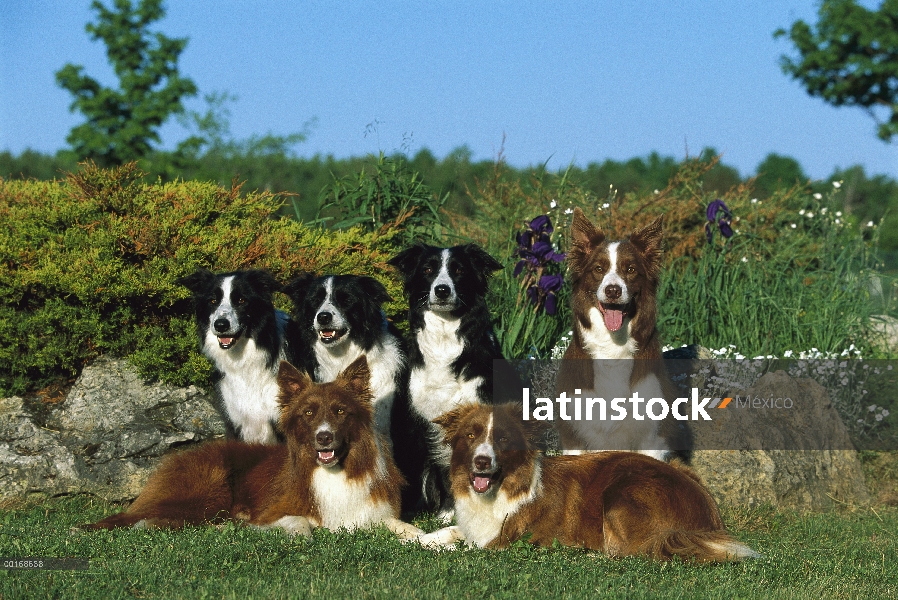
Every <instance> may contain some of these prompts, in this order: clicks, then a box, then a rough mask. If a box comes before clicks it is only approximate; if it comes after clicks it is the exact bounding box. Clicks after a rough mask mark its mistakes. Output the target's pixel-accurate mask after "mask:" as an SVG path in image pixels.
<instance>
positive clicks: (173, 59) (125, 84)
mask: <svg viewBox="0 0 898 600" xmlns="http://www.w3.org/2000/svg"><path fill="white" fill-rule="evenodd" d="M91 7H92V8H93V9H94V10H95V11H96V13H97V20H96V22H95V23H88V24H87V27H86V30H87V33H88V34H89V35H90V37H91V39H93V40H95V41H96V40H101V41H102V42H103V43H104V44H105V45H106V55H107V56H108V57H109V62H110V64H111V65H112V67H113V69H114V70H115V74H116V76H117V77H118V79H119V88H118V89H112V88H107V87H103V86H102V85H100V83H99V82H98V81H97V80H96V79H94V78H92V77H90V76H88V75H86V74H84V72H83V71H84V67H82V66H80V65H73V64H71V63H69V64H67V65H65V67H63V68H62V69H61V70H60V71H58V72H57V73H56V82H57V83H58V84H59V85H60V86H61V87H62V88H64V89H66V90H68V91H69V92H71V93H72V94H73V95H74V96H75V100H74V101H73V102H72V105H71V107H70V108H71V110H72V112H76V111H77V112H80V113H81V114H83V115H84V117H85V118H86V121H85V122H84V123H82V124H81V125H78V126H77V127H75V128H74V129H72V131H71V133H69V135H68V137H67V138H66V141H68V142H69V144H71V146H72V149H73V150H74V152H75V154H76V155H77V156H78V158H79V159H91V160H93V161H95V162H97V163H98V164H100V165H103V166H108V165H119V164H122V163H125V162H128V161H131V160H137V159H139V158H143V157H145V156H146V155H147V154H148V153H149V152H150V151H151V150H152V144H153V143H159V141H160V139H159V127H160V126H161V125H162V124H163V123H164V122H165V121H166V120H167V119H168V117H169V116H171V115H172V114H176V113H180V112H182V111H183V110H184V107H183V105H182V104H181V100H182V99H183V98H184V97H187V96H193V95H195V94H196V92H197V88H196V85H195V84H194V83H193V81H191V80H190V79H188V78H185V77H181V76H180V75H179V74H178V68H177V62H178V56H179V55H180V54H181V52H182V51H183V50H184V48H185V47H186V46H187V39H186V38H180V39H172V38H169V37H166V36H165V35H163V34H161V33H158V32H152V31H150V29H149V26H150V24H151V23H153V22H155V21H158V20H160V19H161V18H162V17H164V16H165V9H164V8H163V6H162V0H139V3H138V4H137V6H134V5H133V4H132V3H131V0H115V4H114V7H113V8H112V9H110V8H107V7H106V6H104V5H103V4H102V3H101V2H100V1H99V0H94V2H93V3H92V4H91Z"/></svg>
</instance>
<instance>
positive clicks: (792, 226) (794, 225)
mask: <svg viewBox="0 0 898 600" xmlns="http://www.w3.org/2000/svg"><path fill="white" fill-rule="evenodd" d="M789 227H791V228H792V229H795V228H796V227H798V225H796V224H795V223H792V224H791V225H789Z"/></svg>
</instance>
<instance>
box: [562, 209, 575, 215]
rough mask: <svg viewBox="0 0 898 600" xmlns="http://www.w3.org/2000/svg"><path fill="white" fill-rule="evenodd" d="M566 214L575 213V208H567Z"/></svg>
mask: <svg viewBox="0 0 898 600" xmlns="http://www.w3.org/2000/svg"><path fill="white" fill-rule="evenodd" d="M564 214H566V215H571V214H574V209H573V208H565V209H564Z"/></svg>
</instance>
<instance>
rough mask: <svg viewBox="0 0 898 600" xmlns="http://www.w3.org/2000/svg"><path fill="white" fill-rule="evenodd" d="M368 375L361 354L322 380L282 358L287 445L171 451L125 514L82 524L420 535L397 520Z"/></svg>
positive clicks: (220, 444) (228, 444) (395, 481)
mask: <svg viewBox="0 0 898 600" xmlns="http://www.w3.org/2000/svg"><path fill="white" fill-rule="evenodd" d="M370 378H371V375H370V373H369V371H368V363H367V361H366V359H365V356H364V355H363V356H361V357H359V358H358V359H357V360H356V361H354V362H353V363H352V364H350V365H349V366H348V367H347V368H346V369H345V370H344V371H343V372H342V373H340V375H339V376H338V377H337V379H336V380H335V381H333V382H331V383H323V384H316V383H313V382H312V380H311V378H310V377H309V376H308V375H307V374H305V373H303V372H300V371H299V370H297V369H296V368H295V367H293V366H292V365H291V364H290V363H288V362H285V361H284V362H281V364H280V370H279V372H278V385H279V386H280V396H279V402H280V405H281V419H280V424H281V428H282V430H283V432H284V434H285V436H286V439H287V443H286V445H277V446H270V445H267V446H266V445H261V444H247V443H245V442H238V441H234V440H222V441H217V442H212V443H209V444H204V445H203V446H200V447H199V448H196V449H192V450H187V451H185V452H181V453H178V454H174V455H172V456H169V457H167V458H166V459H165V460H164V461H163V463H162V464H161V465H160V467H159V469H158V470H157V471H156V472H155V473H154V474H153V475H152V476H151V477H150V480H149V481H148V482H147V485H146V487H145V488H144V490H143V492H142V493H141V494H140V496H138V498H137V500H135V501H134V503H133V504H131V506H130V507H128V510H127V511H125V512H123V513H120V514H117V515H113V516H110V517H107V518H105V519H103V520H102V521H99V522H97V523H94V524H92V525H88V526H86V528H88V529H110V528H113V527H128V526H131V527H135V528H146V527H169V528H179V527H183V526H184V525H187V524H194V525H198V524H203V523H217V522H221V521H225V520H229V519H234V520H240V521H245V522H247V523H248V524H250V525H252V526H257V527H262V528H280V529H283V530H285V531H287V532H288V533H290V534H301V535H309V534H310V533H311V530H312V528H313V527H326V528H328V529H332V530H335V529H339V528H346V529H349V530H353V529H359V528H367V527H372V526H375V525H378V524H383V525H385V526H386V527H387V528H388V529H390V530H391V531H393V532H394V533H395V534H396V535H398V536H399V537H401V538H406V539H411V538H414V537H416V536H417V535H419V534H421V533H422V531H421V530H420V529H418V528H417V527H415V526H413V525H410V524H408V523H405V522H403V521H401V520H400V519H399V508H400V507H399V504H400V489H401V487H402V485H403V484H404V482H403V479H402V475H401V474H400V473H399V471H398V469H397V468H396V465H395V463H394V462H393V458H392V456H391V454H390V453H389V452H388V451H385V448H386V447H387V445H386V442H385V440H384V439H383V438H382V437H380V436H379V435H378V434H377V433H376V432H375V431H374V428H373V415H372V412H373V410H372V406H371V391H370V389H369V380H370Z"/></svg>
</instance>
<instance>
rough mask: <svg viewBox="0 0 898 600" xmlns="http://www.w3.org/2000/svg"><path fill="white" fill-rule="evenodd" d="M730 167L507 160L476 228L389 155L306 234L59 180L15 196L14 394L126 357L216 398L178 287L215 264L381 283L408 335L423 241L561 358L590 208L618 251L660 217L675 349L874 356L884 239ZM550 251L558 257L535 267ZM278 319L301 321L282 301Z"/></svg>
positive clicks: (9, 296)
mask: <svg viewBox="0 0 898 600" xmlns="http://www.w3.org/2000/svg"><path fill="white" fill-rule="evenodd" d="M715 169H717V164H716V160H715V159H707V160H701V159H700V160H690V161H686V162H684V163H681V164H680V165H678V166H677V168H676V170H675V171H674V172H673V174H672V176H671V178H670V180H669V181H668V183H667V185H666V186H663V187H660V188H658V189H652V190H631V191H628V192H622V191H620V190H618V189H616V188H615V187H614V186H611V187H610V188H609V189H608V191H607V193H603V194H602V195H598V194H596V193H595V192H593V191H592V189H591V188H590V187H588V186H584V185H582V184H581V183H579V182H578V181H577V178H576V175H577V173H576V171H575V170H573V169H568V170H567V171H564V172H560V173H548V172H546V171H544V170H538V171H536V172H534V173H532V174H531V176H530V177H529V178H527V179H522V178H521V177H519V176H518V173H517V172H515V171H514V170H513V169H508V168H506V167H505V166H504V164H503V163H502V162H501V161H500V162H499V163H497V164H495V165H493V166H492V168H491V169H490V172H488V173H487V174H486V176H482V177H481V176H478V177H477V178H476V180H475V181H476V186H475V187H474V188H473V189H469V190H468V192H467V193H468V195H469V204H470V206H471V207H473V210H468V211H466V213H467V214H462V213H459V212H455V211H452V210H447V209H446V207H445V206H443V207H442V209H440V202H441V201H440V200H438V199H437V197H436V196H435V195H434V194H432V192H431V191H430V190H429V189H428V188H427V187H426V186H424V185H423V183H422V182H421V181H420V179H419V178H418V175H417V173H416V172H415V171H413V170H411V169H409V168H408V166H407V165H403V164H400V163H398V162H397V161H395V160H393V159H386V158H384V157H380V158H376V159H375V160H374V161H372V162H370V163H369V164H368V166H367V167H366V170H365V171H364V172H360V173H359V174H357V175H356V176H354V177H338V178H334V179H333V181H332V183H331V186H330V187H329V189H328V190H327V191H326V192H325V193H324V194H322V196H321V198H322V199H323V200H322V204H321V205H320V207H321V208H322V209H323V210H322V211H321V212H320V213H319V216H322V217H329V219H328V220H326V221H324V220H322V221H319V222H318V223H317V224H305V225H304V224H302V222H301V221H299V220H297V219H295V218H292V217H289V216H288V217H284V216H281V215H283V214H284V206H283V204H284V203H283V201H282V198H280V197H278V196H275V195H272V194H270V193H265V192H263V193H256V192H251V193H244V192H243V191H242V190H241V189H240V187H239V186H238V185H231V186H230V187H223V186H221V185H219V184H216V183H200V182H173V183H164V182H161V181H160V182H157V183H154V184H147V183H146V181H145V178H144V174H142V173H141V172H140V171H139V170H138V169H137V168H136V167H134V166H133V165H130V166H125V167H122V168H119V169H115V170H101V169H98V168H96V167H93V166H90V165H87V166H85V167H83V168H82V169H81V170H80V171H76V172H74V173H72V174H70V175H69V176H68V177H67V178H66V179H65V180H63V181H59V182H35V181H31V182H22V181H3V180H0V216H2V225H0V227H2V230H0V233H2V238H0V298H2V301H3V302H2V305H0V336H2V339H3V340H4V342H3V344H2V345H0V388H2V389H0V393H3V394H8V393H11V392H12V393H21V392H22V391H25V390H27V389H34V388H35V387H38V386H41V385H44V384H46V383H48V382H50V381H51V380H53V379H55V378H58V377H60V376H71V375H74V374H76V373H78V372H79V370H80V368H81V366H82V365H83V364H84V363H85V361H88V360H90V359H91V358H93V357H95V356H97V355H99V354H102V353H111V354H116V355H120V356H127V357H129V358H130V360H131V361H132V362H133V363H134V364H136V365H137V366H138V367H139V368H140V370H141V371H142V373H143V374H144V375H146V376H147V377H151V378H153V377H155V378H160V379H163V380H165V381H170V382H173V383H178V384H185V383H198V384H204V383H206V381H207V377H208V372H209V366H208V364H207V362H206V361H205V359H204V358H203V357H202V356H201V355H199V354H198V352H197V349H196V339H195V332H194V326H193V323H192V318H191V316H190V314H191V310H190V306H189V301H188V300H187V291H186V290H185V289H182V288H179V287H178V286H176V285H174V283H173V282H174V280H175V279H176V278H177V277H179V276H181V275H185V274H187V273H189V272H191V271H193V270H194V269H195V268H197V267H200V266H202V267H207V268H210V269H212V270H215V271H223V270H231V269H236V268H241V267H262V268H266V269H269V270H270V271H271V272H272V273H274V274H275V275H276V276H277V277H278V278H279V279H281V280H282V281H286V280H288V279H289V278H290V277H291V276H293V275H294V274H296V273H297V272H299V271H306V270H307V271H314V272H318V273H358V274H368V275H373V276H375V277H377V278H379V279H380V280H381V281H382V282H384V284H385V285H386V286H387V289H388V290H389V292H390V294H391V296H392V297H393V299H394V301H393V302H391V303H390V304H389V305H388V306H387V307H386V309H387V312H388V316H389V317H390V318H391V319H393V320H394V322H396V323H397V324H398V325H400V327H401V326H402V325H403V323H402V322H403V320H404V316H405V310H406V308H405V305H404V302H403V299H402V292H401V288H400V286H399V285H398V281H397V279H396V278H395V277H394V276H393V273H392V271H391V269H389V268H387V264H386V261H387V260H388V259H389V258H390V256H392V255H393V254H394V253H395V252H396V251H397V250H398V249H399V248H400V247H402V246H403V245H405V244H407V243H409V242H410V241H411V240H412V239H423V240H425V241H429V242H432V243H443V244H447V245H449V244H455V243H461V242H467V241H474V242H477V243H479V244H481V245H482V246H484V247H485V248H486V249H487V250H488V251H489V252H490V253H491V254H492V255H493V256H495V257H496V258H497V259H499V261H500V262H502V263H503V264H504V265H506V268H505V269H504V270H503V271H501V272H499V273H497V274H496V276H495V277H494V281H493V285H492V290H491V297H490V305H491V307H492V310H493V314H494V316H495V326H496V330H497V334H498V335H499V338H500V340H501V342H502V347H503V350H504V353H505V355H506V356H507V357H509V358H523V357H526V356H537V357H547V356H549V355H550V353H551V350H552V348H553V347H554V346H555V345H556V344H557V343H558V341H559V339H560V338H561V337H562V336H563V335H564V334H566V333H567V331H568V330H569V329H570V311H569V308H568V301H567V297H568V286H567V285H566V284H565V285H561V275H562V274H563V272H564V270H563V263H560V262H558V259H559V255H561V254H563V253H564V252H565V251H566V250H567V239H566V238H567V231H568V228H569V226H570V214H571V212H572V209H573V207H574V206H579V207H581V208H583V209H584V210H585V211H586V214H587V215H589V216H590V218H591V219H593V220H594V221H595V222H596V223H597V224H598V225H599V226H601V227H602V228H603V229H604V230H605V231H606V232H607V233H608V234H609V237H621V236H624V235H627V234H629V233H630V232H632V231H633V229H635V228H637V227H640V226H642V225H645V224H646V223H648V222H649V221H651V220H652V219H653V218H654V217H656V216H658V215H664V232H665V250H666V253H665V258H666V263H665V270H664V273H663V279H662V284H661V291H660V294H661V298H660V313H659V328H660V331H661V335H662V338H663V340H664V341H665V342H667V343H669V344H672V345H679V344H682V343H699V344H702V345H705V346H708V347H712V348H721V347H724V346H729V345H730V344H734V345H735V346H736V348H737V351H738V352H740V353H742V354H744V355H746V356H756V355H759V354H764V355H766V354H775V355H782V354H783V353H784V352H786V351H787V350H792V351H795V352H799V351H802V350H810V349H811V348H817V349H818V350H820V351H823V352H827V351H833V352H839V351H841V350H844V349H845V348H847V347H849V346H850V345H851V344H854V345H855V346H856V347H858V348H861V349H862V350H863V352H864V354H865V356H870V355H871V352H872V351H873V346H872V344H871V341H872V340H873V337H872V336H873V334H872V333H871V331H870V330H869V323H870V320H869V316H870V314H871V313H873V312H876V313H880V312H889V311H892V309H893V308H894V307H893V306H891V304H890V303H889V300H890V297H891V296H890V294H891V291H893V290H894V287H893V286H891V285H889V284H888V283H885V284H883V283H882V281H884V280H883V279H881V278H880V276H879V274H878V273H877V271H876V267H877V264H876V257H875V256H874V254H873V252H872V250H871V247H872V246H873V245H875V241H876V237H877V235H878V233H877V232H878V227H877V226H876V224H874V226H873V227H869V226H867V224H866V223H859V222H858V220H857V218H856V217H850V216H849V215H847V214H846V215H842V214H841V211H840V210H839V209H840V206H841V203H842V198H841V197H840V195H842V194H844V193H845V189H844V187H841V186H840V187H835V186H829V190H830V191H829V192H827V193H826V194H821V193H819V192H814V190H813V188H808V186H803V185H797V186H794V187H792V188H789V189H784V190H778V191H776V192H775V193H774V194H773V196H771V197H770V198H767V199H763V200H759V199H757V198H755V197H754V194H753V190H752V187H751V183H750V182H749V183H737V184H735V185H734V186H732V187H731V188H729V189H726V190H724V191H723V192H720V191H719V190H718V188H717V187H716V184H715V186H712V187H709V186H708V185H707V184H706V180H707V178H708V177H709V176H710V175H711V174H713V173H714V172H715ZM715 177H716V176H715ZM717 179H719V177H718V178H717ZM716 198H721V199H722V200H723V201H724V202H725V204H726V205H727V207H728V210H729V211H731V215H732V223H731V226H732V229H733V231H734V234H733V235H732V237H729V238H726V237H723V236H722V233H723V232H722V231H721V230H720V228H719V226H718V225H717V224H716V223H714V224H711V223H709V222H708V220H707V216H706V208H707V206H708V204H710V203H711V202H712V201H713V200H715V199H716ZM291 204H292V203H291V202H288V204H287V209H288V210H287V214H288V215H289V214H290V213H293V212H294V211H293V210H292V208H293V207H292V206H291ZM300 216H301V215H300ZM536 217H540V219H536ZM545 217H548V218H549V220H547V219H545ZM353 223H355V224H353ZM549 223H551V225H552V226H553V229H552V230H550V229H549V226H548V225H549ZM706 224H707V225H709V227H710V231H711V232H714V236H713V238H712V240H711V242H709V241H708V239H707V238H706V227H705V226H706ZM334 225H339V227H334ZM344 226H346V227H348V228H344ZM328 227H329V228H328ZM528 231H529V232H530V233H526V232H528ZM528 236H529V237H528ZM537 239H539V240H543V241H546V240H548V243H549V244H550V246H551V253H549V254H546V253H545V252H536V251H535V247H534V246H533V242H534V241H536V240H537ZM528 240H529V241H528ZM528 244H529V245H528ZM545 248H546V247H545V246H543V247H542V250H543V251H544V250H545ZM521 261H524V263H523V264H521V265H520V268H518V269H515V265H517V264H520V263H521ZM879 288H882V289H883V290H884V293H883V294H882V295H881V296H880V297H878V298H875V297H873V296H872V295H871V290H875V289H879ZM883 298H884V299H885V302H884V301H883ZM278 303H279V305H280V306H281V307H282V308H288V307H289V305H288V301H287V300H286V298H284V297H283V296H280V295H279V297H278Z"/></svg>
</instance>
